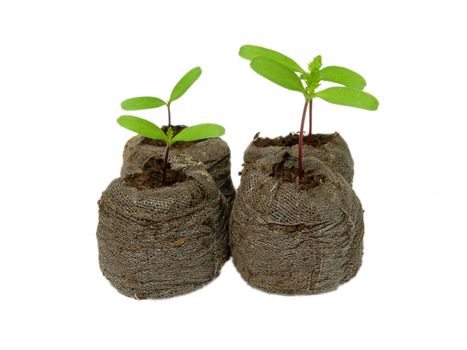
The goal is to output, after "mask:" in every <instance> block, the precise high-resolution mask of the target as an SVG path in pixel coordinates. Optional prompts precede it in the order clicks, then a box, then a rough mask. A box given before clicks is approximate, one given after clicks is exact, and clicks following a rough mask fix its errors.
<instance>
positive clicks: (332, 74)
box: [319, 66, 366, 90]
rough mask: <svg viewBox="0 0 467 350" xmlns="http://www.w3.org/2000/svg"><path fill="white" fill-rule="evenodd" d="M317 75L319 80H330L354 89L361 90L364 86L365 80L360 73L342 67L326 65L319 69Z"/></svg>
mask: <svg viewBox="0 0 467 350" xmlns="http://www.w3.org/2000/svg"><path fill="white" fill-rule="evenodd" d="M319 75H320V78H321V80H325V81H330V82H333V83H337V84H341V85H344V86H348V87H351V88H354V89H359V90H363V88H364V87H365V86H366V81H365V79H363V77H362V76H361V75H360V74H358V73H356V72H354V71H352V70H350V69H347V68H344V67H337V66H328V67H325V68H323V69H321V71H320V72H319Z"/></svg>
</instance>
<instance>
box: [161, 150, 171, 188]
mask: <svg viewBox="0 0 467 350" xmlns="http://www.w3.org/2000/svg"><path fill="white" fill-rule="evenodd" d="M169 148H170V147H169V145H167V148H166V149H165V156H164V170H162V183H163V184H165V175H166V174H167V167H168V165H169Z"/></svg>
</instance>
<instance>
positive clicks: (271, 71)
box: [250, 57, 305, 92]
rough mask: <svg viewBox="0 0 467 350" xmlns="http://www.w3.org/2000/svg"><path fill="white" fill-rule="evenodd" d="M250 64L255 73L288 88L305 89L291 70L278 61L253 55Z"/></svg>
mask: <svg viewBox="0 0 467 350" xmlns="http://www.w3.org/2000/svg"><path fill="white" fill-rule="evenodd" d="M250 66H251V68H253V70H254V71H255V72H256V73H258V74H259V75H262V76H263V77H265V78H266V79H269V80H270V81H272V82H273V83H276V84H277V85H280V86H282V87H284V88H286V89H289V90H295V91H299V92H304V91H305V89H304V88H303V85H302V82H301V80H300V78H299V77H298V76H297V75H296V74H295V73H294V72H293V71H291V70H290V69H289V68H287V67H286V66H283V65H282V64H280V63H277V62H275V61H273V60H271V59H269V58H266V57H255V58H253V60H252V61H251V63H250Z"/></svg>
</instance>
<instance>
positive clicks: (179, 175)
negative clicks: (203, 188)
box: [124, 157, 187, 190]
mask: <svg viewBox="0 0 467 350" xmlns="http://www.w3.org/2000/svg"><path fill="white" fill-rule="evenodd" d="M163 170H164V161H163V160H162V159H156V158H154V157H152V158H150V159H149V160H148V161H147V162H146V164H145V165H144V169H143V172H142V173H141V174H132V175H128V176H127V177H125V179H124V180H125V183H126V184H127V185H128V186H131V187H135V188H137V189H138V190H144V189H148V188H158V187H165V186H172V185H173V184H176V183H177V182H184V181H186V179H187V177H186V175H185V174H184V173H183V172H181V171H176V170H172V169H170V164H169V165H168V168H167V173H166V175H165V181H162V173H163Z"/></svg>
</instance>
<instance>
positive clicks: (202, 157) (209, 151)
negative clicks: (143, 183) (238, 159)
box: [120, 135, 235, 205]
mask: <svg viewBox="0 0 467 350" xmlns="http://www.w3.org/2000/svg"><path fill="white" fill-rule="evenodd" d="M145 141H146V140H145V138H144V137H142V136H139V135H137V136H135V137H133V138H131V139H130V140H128V142H127V143H126V145H125V148H124V151H123V165H122V169H121V172H120V175H121V176H122V177H125V176H127V175H130V174H136V173H140V172H141V171H142V169H143V166H144V164H146V162H147V161H148V160H149V159H150V158H152V157H156V158H163V157H164V153H165V146H157V145H154V144H150V143H147V142H145ZM171 156H172V160H173V161H174V162H185V161H186V160H192V161H195V162H202V163H203V164H204V166H205V168H206V170H207V171H208V172H209V174H211V176H212V178H213V179H214V181H215V182H216V184H217V187H218V188H219V190H220V191H221V192H222V194H223V195H224V196H225V198H226V199H227V201H228V202H229V204H230V205H231V204H232V202H233V199H234V197H235V188H234V187H233V184H232V179H231V177H230V149H229V146H228V145H227V143H226V142H225V141H223V140H222V139H220V138H213V139H208V140H204V141H201V142H196V143H193V144H192V145H190V146H189V147H186V148H177V147H172V149H171Z"/></svg>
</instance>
